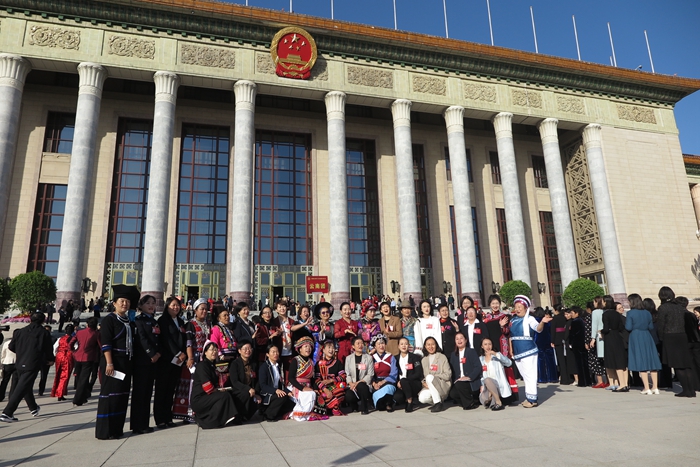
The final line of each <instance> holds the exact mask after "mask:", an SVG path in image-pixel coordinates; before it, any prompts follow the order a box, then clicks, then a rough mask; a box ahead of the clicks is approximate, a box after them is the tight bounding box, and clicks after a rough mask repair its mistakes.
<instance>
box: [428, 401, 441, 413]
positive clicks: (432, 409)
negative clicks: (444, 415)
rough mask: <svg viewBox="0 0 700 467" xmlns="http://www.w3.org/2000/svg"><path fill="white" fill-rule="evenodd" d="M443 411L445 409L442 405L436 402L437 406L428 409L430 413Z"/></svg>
mask: <svg viewBox="0 0 700 467" xmlns="http://www.w3.org/2000/svg"><path fill="white" fill-rule="evenodd" d="M443 410H445V407H444V406H443V405H442V402H438V403H437V404H434V405H433V406H432V407H431V408H430V411H431V412H432V413H438V412H442V411H443Z"/></svg>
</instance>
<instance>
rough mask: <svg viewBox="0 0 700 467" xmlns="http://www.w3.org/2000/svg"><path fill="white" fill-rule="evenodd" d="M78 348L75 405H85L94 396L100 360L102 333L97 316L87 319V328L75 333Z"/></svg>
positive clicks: (75, 355) (76, 354)
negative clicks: (98, 326)
mask: <svg viewBox="0 0 700 467" xmlns="http://www.w3.org/2000/svg"><path fill="white" fill-rule="evenodd" d="M75 338H76V340H77V341H78V349H77V350H76V351H75V353H74V354H73V357H74V358H75V372H76V374H77V375H78V376H77V384H76V386H77V387H76V390H75V396H73V405H83V404H85V403H86V402H87V401H88V399H89V398H90V397H91V396H92V387H93V385H94V384H95V381H96V380H97V366H98V365H99V362H100V333H99V331H98V330H97V318H95V317H94V316H91V317H90V318H88V320H87V328H85V329H81V330H80V331H78V332H77V333H75Z"/></svg>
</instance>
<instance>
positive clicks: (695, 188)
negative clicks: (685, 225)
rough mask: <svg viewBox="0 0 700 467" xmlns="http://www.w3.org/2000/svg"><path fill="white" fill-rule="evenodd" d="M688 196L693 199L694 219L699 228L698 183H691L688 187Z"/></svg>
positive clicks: (699, 191) (699, 197)
mask: <svg viewBox="0 0 700 467" xmlns="http://www.w3.org/2000/svg"><path fill="white" fill-rule="evenodd" d="M690 198H691V199H692V200H693V209H694V210H695V221H696V222H697V224H698V228H699V229H700V184H697V185H693V188H691V189H690Z"/></svg>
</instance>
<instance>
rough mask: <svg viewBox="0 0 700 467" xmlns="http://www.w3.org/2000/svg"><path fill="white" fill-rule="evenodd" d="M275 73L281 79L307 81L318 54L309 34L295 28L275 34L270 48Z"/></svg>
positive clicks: (285, 29)
mask: <svg viewBox="0 0 700 467" xmlns="http://www.w3.org/2000/svg"><path fill="white" fill-rule="evenodd" d="M270 53H271V54H272V60H273V62H274V64H275V73H277V76H281V77H283V78H293V79H308V78H309V76H311V69H312V68H313V66H314V64H315V63H316V57H317V56H318V52H317V50H316V42H315V41H314V39H313V37H311V34H309V33H308V32H306V31H305V30H303V29H301V28H297V27H289V28H284V29H282V30H281V31H279V32H278V33H277V34H275V37H274V39H273V40H272V44H271V46H270Z"/></svg>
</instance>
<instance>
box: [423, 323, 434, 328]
mask: <svg viewBox="0 0 700 467" xmlns="http://www.w3.org/2000/svg"><path fill="white" fill-rule="evenodd" d="M425 329H433V325H432V324H426V325H425Z"/></svg>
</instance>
